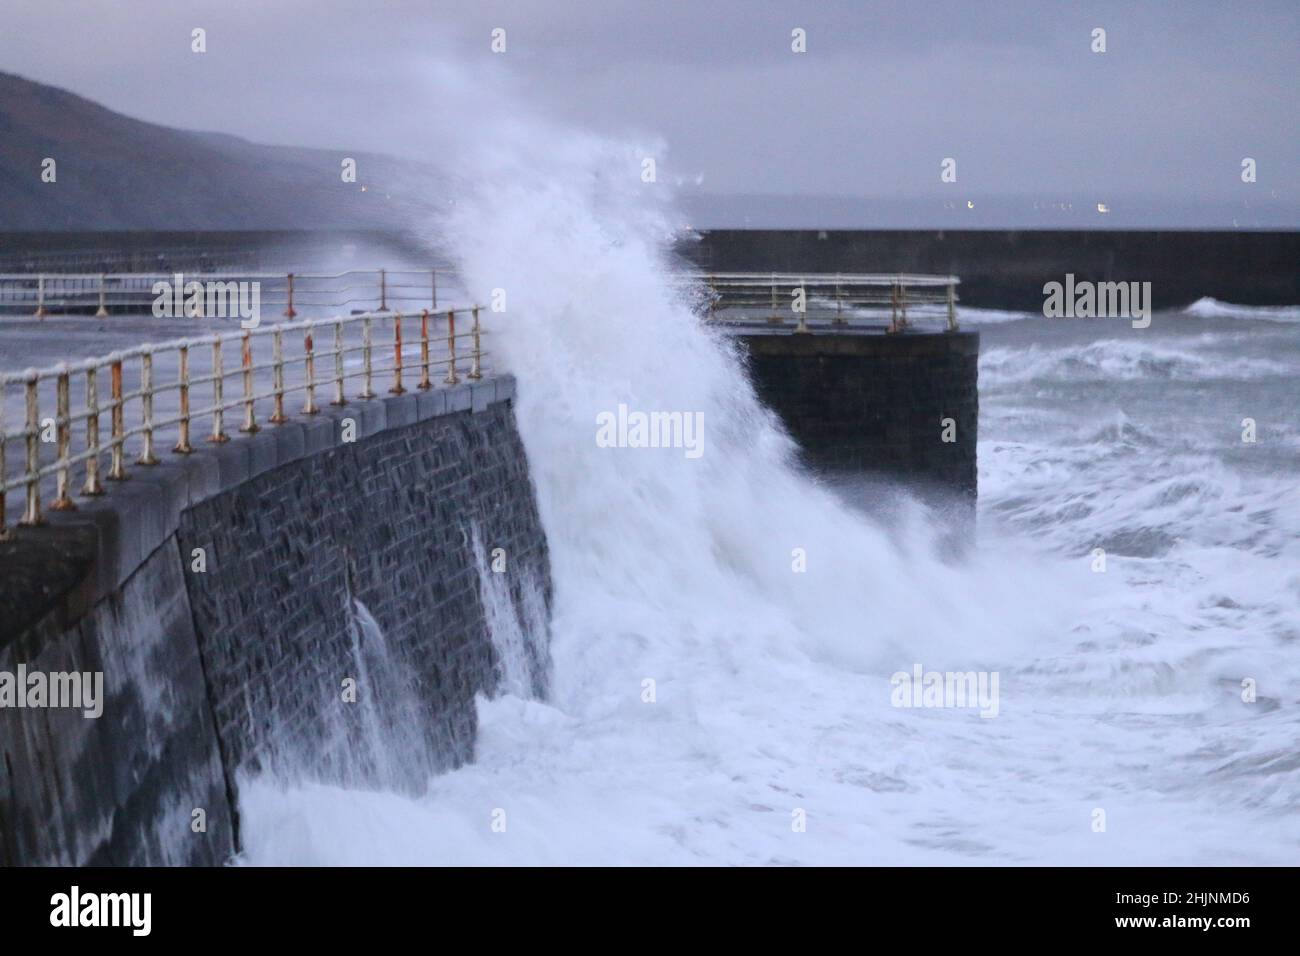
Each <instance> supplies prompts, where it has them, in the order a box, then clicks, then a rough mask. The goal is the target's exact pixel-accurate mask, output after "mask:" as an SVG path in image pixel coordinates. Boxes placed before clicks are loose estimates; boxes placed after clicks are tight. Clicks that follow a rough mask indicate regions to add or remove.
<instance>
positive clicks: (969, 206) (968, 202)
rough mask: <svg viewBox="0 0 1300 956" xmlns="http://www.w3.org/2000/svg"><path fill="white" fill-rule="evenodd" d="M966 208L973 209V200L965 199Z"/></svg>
mask: <svg viewBox="0 0 1300 956" xmlns="http://www.w3.org/2000/svg"><path fill="white" fill-rule="evenodd" d="M966 208H967V209H974V208H975V204H974V203H973V202H971V201H970V200H969V199H967V200H966Z"/></svg>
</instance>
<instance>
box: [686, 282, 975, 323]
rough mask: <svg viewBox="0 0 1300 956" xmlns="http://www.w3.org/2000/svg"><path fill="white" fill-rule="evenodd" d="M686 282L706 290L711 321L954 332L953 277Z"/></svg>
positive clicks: (955, 304) (957, 283) (955, 314)
mask: <svg viewBox="0 0 1300 956" xmlns="http://www.w3.org/2000/svg"><path fill="white" fill-rule="evenodd" d="M685 278H687V279H689V280H691V281H693V282H696V283H699V284H700V285H702V286H703V287H704V288H705V289H706V290H707V292H706V301H705V303H704V305H705V311H706V313H707V315H708V317H709V318H710V319H714V320H716V321H719V322H724V323H729V324H739V325H743V324H752V323H755V322H764V323H768V324H774V325H783V324H785V323H786V322H794V323H795V331H797V332H807V331H810V329H811V327H813V326H816V325H831V326H837V325H838V326H858V327H863V326H864V325H866V326H869V325H870V323H871V322H872V321H873V320H879V321H881V322H883V321H884V320H885V319H888V324H887V325H884V326H883V327H882V328H883V331H886V332H902V331H905V330H906V329H908V328H911V327H912V326H913V325H914V324H916V323H918V322H921V321H936V322H937V321H942V322H945V323H946V325H947V328H948V329H949V331H954V332H955V331H956V330H957V302H958V298H957V286H958V285H959V284H960V283H961V280H960V279H959V278H957V277H956V276H932V275H907V274H897V275H886V274H870V273H801V274H797V273H780V272H770V273H758V272H710V273H695V274H690V275H688V276H685Z"/></svg>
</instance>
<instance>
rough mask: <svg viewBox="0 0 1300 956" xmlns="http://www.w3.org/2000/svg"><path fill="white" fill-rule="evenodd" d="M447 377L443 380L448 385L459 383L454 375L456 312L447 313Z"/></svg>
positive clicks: (450, 310)
mask: <svg viewBox="0 0 1300 956" xmlns="http://www.w3.org/2000/svg"><path fill="white" fill-rule="evenodd" d="M447 355H448V358H447V377H446V378H445V379H443V381H444V382H446V383H447V384H448V385H457V384H459V383H460V377H459V376H458V375H457V374H456V310H455V309H449V310H448V311H447Z"/></svg>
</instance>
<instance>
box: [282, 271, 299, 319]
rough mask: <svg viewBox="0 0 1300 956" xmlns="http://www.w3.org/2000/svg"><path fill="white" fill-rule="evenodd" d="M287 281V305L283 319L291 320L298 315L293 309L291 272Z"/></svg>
mask: <svg viewBox="0 0 1300 956" xmlns="http://www.w3.org/2000/svg"><path fill="white" fill-rule="evenodd" d="M288 280H289V305H288V307H287V308H286V309H285V310H284V317H285V318H286V319H292V318H293V317H294V316H296V315H297V314H298V313H297V311H296V310H295V309H294V307H293V273H292V272H290V273H289V274H288Z"/></svg>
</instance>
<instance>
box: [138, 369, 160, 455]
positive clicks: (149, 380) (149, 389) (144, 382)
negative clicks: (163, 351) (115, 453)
mask: <svg viewBox="0 0 1300 956" xmlns="http://www.w3.org/2000/svg"><path fill="white" fill-rule="evenodd" d="M150 348H151V350H150V351H148V352H145V353H143V354H142V355H141V356H140V419H141V424H142V425H143V426H144V432H143V433H144V449H143V450H142V451H141V452H140V457H139V458H137V459H136V460H135V463H136V464H137V465H156V464H158V457H157V456H156V455H155V454H154V453H153V351H152V347H150Z"/></svg>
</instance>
